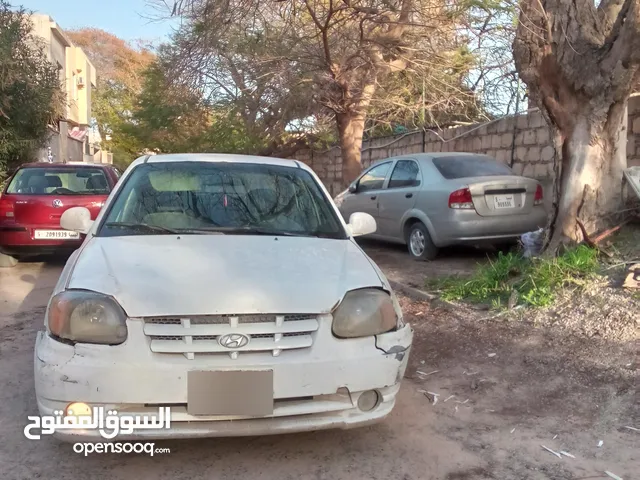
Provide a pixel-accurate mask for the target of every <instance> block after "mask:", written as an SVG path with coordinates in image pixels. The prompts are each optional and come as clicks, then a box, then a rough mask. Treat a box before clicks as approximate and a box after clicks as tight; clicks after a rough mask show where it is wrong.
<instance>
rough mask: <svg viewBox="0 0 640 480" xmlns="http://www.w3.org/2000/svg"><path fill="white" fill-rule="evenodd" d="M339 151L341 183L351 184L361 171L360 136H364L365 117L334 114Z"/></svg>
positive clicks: (351, 114) (350, 114)
mask: <svg viewBox="0 0 640 480" xmlns="http://www.w3.org/2000/svg"><path fill="white" fill-rule="evenodd" d="M336 122H337V124H338V125H337V126H338V134H339V136H340V149H341V154H342V182H343V183H344V184H347V185H348V184H349V183H351V182H353V181H354V180H355V179H356V178H357V177H358V175H360V171H361V170H362V158H361V149H362V136H363V134H364V124H365V117H364V115H362V114H353V113H339V114H336Z"/></svg>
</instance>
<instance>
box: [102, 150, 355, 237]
mask: <svg viewBox="0 0 640 480" xmlns="http://www.w3.org/2000/svg"><path fill="white" fill-rule="evenodd" d="M110 224H111V226H110ZM141 224H143V225H145V226H149V225H150V226H154V227H158V228H159V229H162V228H164V229H170V230H178V231H179V230H194V229H198V230H203V231H212V232H214V231H222V232H224V231H230V230H231V229H235V230H238V229H245V231H248V229H254V230H256V229H261V230H263V231H278V232H285V233H288V234H292V235H303V236H304V235H311V236H322V237H328V238H346V233H345V231H344V228H343V227H342V224H341V223H340V221H339V219H338V216H337V215H336V212H335V210H334V209H333V208H332V206H331V203H330V201H329V199H328V198H327V197H326V196H325V195H324V194H323V193H322V190H321V189H320V187H319V185H318V184H317V182H316V181H315V180H314V179H313V177H312V176H311V174H310V173H309V172H308V171H306V170H304V169H302V168H296V167H284V166H277V165H264V164H249V163H227V162H224V163H222V162H221V163H212V162H162V163H146V164H142V165H139V166H138V167H136V168H135V169H134V170H133V172H131V174H129V175H128V176H127V178H126V180H125V184H124V185H123V187H122V188H121V189H120V190H119V193H118V195H117V197H116V198H115V199H114V200H113V202H112V206H111V207H110V208H109V210H108V212H107V213H106V214H105V217H104V221H103V223H102V226H101V229H100V232H99V233H98V234H99V235H101V236H115V235H134V234H140V232H141V231H142V230H141V229H140V228H139V227H140V225H141ZM126 225H129V226H130V227H131V228H130V229H129V230H127V229H126V228H123V226H126ZM158 228H157V229H156V230H158ZM149 232H151V233H153V231H152V230H150V229H147V231H146V232H145V233H149ZM156 233H158V232H157V231H156ZM160 233H161V232H160ZM254 233H255V232H254ZM248 234H250V233H248Z"/></svg>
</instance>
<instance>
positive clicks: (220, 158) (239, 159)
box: [136, 153, 306, 168]
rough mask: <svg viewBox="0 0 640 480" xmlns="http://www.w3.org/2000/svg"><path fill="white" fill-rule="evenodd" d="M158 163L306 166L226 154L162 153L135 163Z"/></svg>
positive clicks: (253, 156)
mask: <svg viewBox="0 0 640 480" xmlns="http://www.w3.org/2000/svg"><path fill="white" fill-rule="evenodd" d="M160 162H211V163H216V162H231V163H260V164H263V165H280V166H283V167H292V168H305V167H306V165H305V164H303V163H302V162H299V161H297V160H286V159H283V158H276V157H260V156H257V155H236V154H230V153H229V154H227V153H164V154H160V155H149V156H148V157H143V158H139V159H137V160H136V163H160Z"/></svg>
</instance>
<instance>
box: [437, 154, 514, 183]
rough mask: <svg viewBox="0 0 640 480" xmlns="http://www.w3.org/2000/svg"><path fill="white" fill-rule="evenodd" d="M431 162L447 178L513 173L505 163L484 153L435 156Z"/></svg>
mask: <svg viewBox="0 0 640 480" xmlns="http://www.w3.org/2000/svg"><path fill="white" fill-rule="evenodd" d="M433 164H434V165H435V166H436V168H437V169H438V171H439V172H440V173H441V174H442V176H443V177H444V178H446V179H447V180H451V179H456V178H467V177H485V176H495V175H513V171H512V170H511V169H510V168H509V167H508V166H507V165H505V164H504V163H500V162H498V161H497V160H494V159H493V158H491V157H488V156H486V155H460V156H455V157H436V158H434V159H433Z"/></svg>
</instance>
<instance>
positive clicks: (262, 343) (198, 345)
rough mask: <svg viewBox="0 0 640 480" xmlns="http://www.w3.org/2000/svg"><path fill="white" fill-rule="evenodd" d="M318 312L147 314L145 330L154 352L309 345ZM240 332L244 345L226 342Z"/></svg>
mask: <svg viewBox="0 0 640 480" xmlns="http://www.w3.org/2000/svg"><path fill="white" fill-rule="evenodd" d="M318 325H319V324H318V318H317V316H316V315H209V316H198V317H187V318H175V317H174V318H165V317H160V318H145V319H144V333H145V335H146V336H147V337H149V339H150V340H151V342H150V347H151V351H152V352H156V353H179V354H183V355H184V356H185V357H187V358H189V359H193V358H195V355H197V354H225V353H226V354H229V355H230V356H231V358H237V357H238V355H239V354H240V353H246V352H271V353H272V354H273V356H278V355H279V354H280V353H281V352H282V351H283V350H292V349H300V348H308V347H310V346H311V345H312V344H313V336H312V333H313V332H315V331H316V330H318ZM230 334H240V335H241V336H242V337H241V338H242V340H248V341H247V343H246V344H245V345H242V346H234V345H232V346H225V345H224V343H225V342H224V337H225V336H227V335H230Z"/></svg>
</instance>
